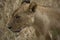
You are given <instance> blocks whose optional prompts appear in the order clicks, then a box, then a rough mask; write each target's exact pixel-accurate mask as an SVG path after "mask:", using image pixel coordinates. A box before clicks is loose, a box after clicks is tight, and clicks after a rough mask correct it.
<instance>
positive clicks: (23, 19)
mask: <svg viewBox="0 0 60 40" xmlns="http://www.w3.org/2000/svg"><path fill="white" fill-rule="evenodd" d="M36 6H37V5H36V3H30V4H27V3H24V4H22V5H21V6H20V7H19V8H18V9H16V10H15V11H14V13H13V14H12V16H11V18H10V20H9V21H8V28H9V29H10V30H12V31H13V32H19V31H20V30H21V29H23V28H25V27H26V26H31V25H32V24H33V23H34V14H35V13H34V12H35V8H36Z"/></svg>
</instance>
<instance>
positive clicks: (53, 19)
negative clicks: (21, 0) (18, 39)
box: [8, 3, 60, 37]
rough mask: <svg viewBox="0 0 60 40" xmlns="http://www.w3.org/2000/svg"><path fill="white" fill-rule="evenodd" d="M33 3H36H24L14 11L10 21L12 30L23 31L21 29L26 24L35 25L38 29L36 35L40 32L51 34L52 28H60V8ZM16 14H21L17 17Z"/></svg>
mask: <svg viewBox="0 0 60 40" xmlns="http://www.w3.org/2000/svg"><path fill="white" fill-rule="evenodd" d="M33 4H34V3H32V4H26V5H23V6H21V7H20V8H19V9H18V11H16V12H14V15H13V16H12V18H11V19H10V21H9V23H8V24H9V26H11V27H12V28H11V30H12V31H13V32H14V31H21V29H23V28H25V27H26V26H28V27H29V26H33V27H34V28H35V29H36V30H37V31H36V35H40V33H41V34H43V35H47V34H48V35H49V32H48V31H50V30H51V29H52V30H55V29H56V28H57V29H60V11H59V10H60V9H56V8H46V7H42V6H39V5H38V4H36V6H35V5H34V6H33ZM27 5H28V6H27ZM25 7H26V8H25ZM30 7H31V8H30ZM34 7H35V8H34ZM32 8H34V10H35V11H34V12H33V11H32ZM16 16H19V18H18V19H16ZM54 28H55V29H54ZM48 37H49V36H48Z"/></svg>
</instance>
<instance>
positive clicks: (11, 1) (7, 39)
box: [0, 0, 60, 40]
mask: <svg viewBox="0 0 60 40" xmlns="http://www.w3.org/2000/svg"><path fill="white" fill-rule="evenodd" d="M22 1H23V0H0V40H38V38H37V37H36V35H35V29H34V28H32V27H31V28H26V29H27V32H26V33H24V32H25V31H26V29H24V30H22V32H21V34H20V36H19V37H16V36H15V34H14V33H13V32H11V31H10V30H9V29H8V28H7V22H8V20H9V18H10V17H11V15H12V13H13V12H14V10H16V9H17V8H18V7H19V6H20V5H21V2H22ZM30 1H31V2H36V3H38V4H39V5H41V6H44V7H52V8H60V0H30ZM32 30H33V31H32ZM29 31H32V32H29ZM25 34H26V35H27V34H29V37H28V39H26V38H27V37H25ZM32 34H34V36H33V35H32ZM42 37H43V36H42ZM42 37H41V40H44V38H42ZM54 40H60V36H59V35H58V36H57V39H54Z"/></svg>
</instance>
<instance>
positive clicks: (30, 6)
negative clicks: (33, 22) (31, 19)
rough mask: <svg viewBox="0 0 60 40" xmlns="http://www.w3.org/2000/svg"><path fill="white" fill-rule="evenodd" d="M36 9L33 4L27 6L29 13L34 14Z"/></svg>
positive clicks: (35, 5)
mask: <svg viewBox="0 0 60 40" xmlns="http://www.w3.org/2000/svg"><path fill="white" fill-rule="evenodd" d="M36 8H37V4H36V3H35V2H32V3H31V4H30V5H29V11H30V12H35V10H36Z"/></svg>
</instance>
